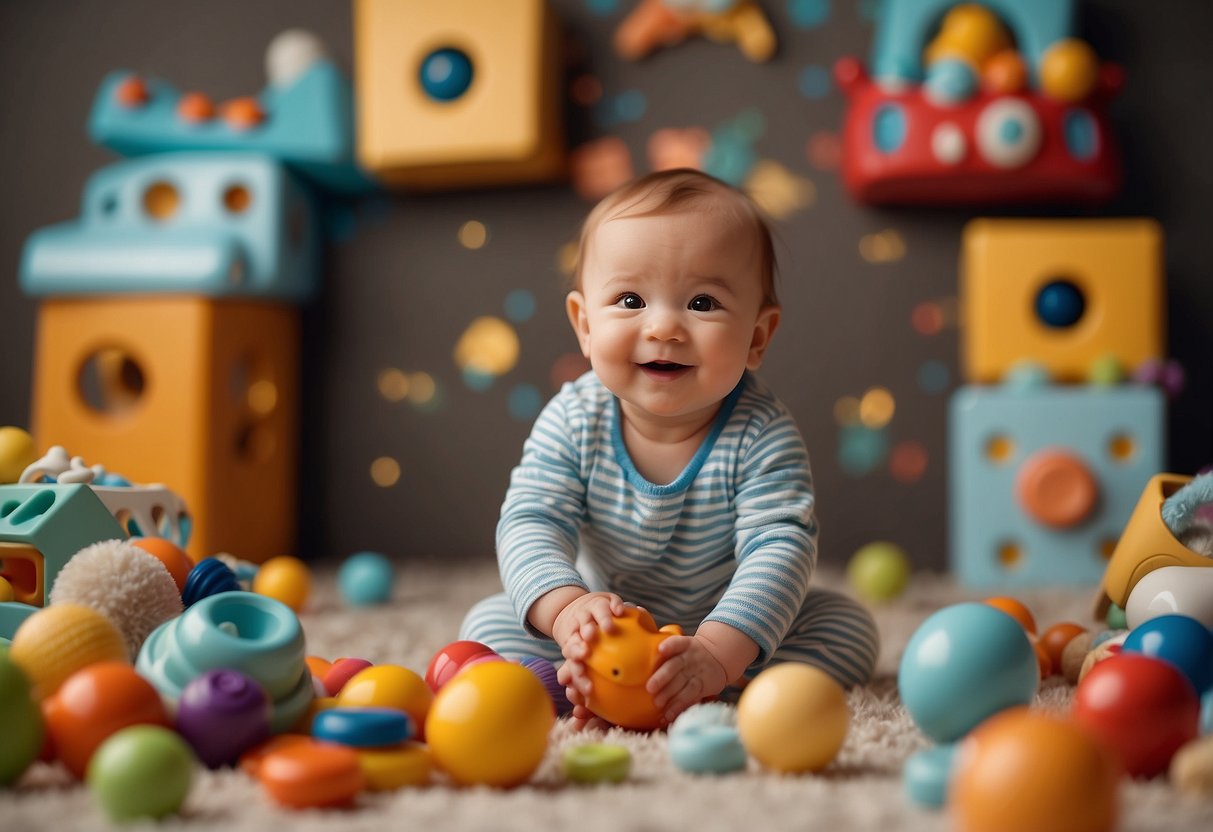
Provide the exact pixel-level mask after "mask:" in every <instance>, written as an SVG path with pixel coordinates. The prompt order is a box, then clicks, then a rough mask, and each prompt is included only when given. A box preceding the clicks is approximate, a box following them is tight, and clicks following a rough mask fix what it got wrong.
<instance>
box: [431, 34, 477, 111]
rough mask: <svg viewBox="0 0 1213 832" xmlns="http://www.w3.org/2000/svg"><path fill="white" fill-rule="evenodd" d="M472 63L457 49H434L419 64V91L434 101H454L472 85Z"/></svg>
mask: <svg viewBox="0 0 1213 832" xmlns="http://www.w3.org/2000/svg"><path fill="white" fill-rule="evenodd" d="M473 75H474V72H473V71H472V61H471V59H470V58H468V56H467V55H465V54H464V53H463V52H460V51H459V50H458V49H452V48H450V47H447V48H445V49H435V50H434V51H433V52H431V53H430V54H428V55H426V56H425V59H424V60H423V61H422V62H421V70H420V81H421V89H423V90H424V91H425V94H426V95H428V96H429V97H430V98H432V99H434V100H435V101H441V102H447V101H454V100H455V99H457V98H459V97H460V96H461V95H463V94H464V93H465V92H467V89H468V87H470V86H471V85H472V76H473Z"/></svg>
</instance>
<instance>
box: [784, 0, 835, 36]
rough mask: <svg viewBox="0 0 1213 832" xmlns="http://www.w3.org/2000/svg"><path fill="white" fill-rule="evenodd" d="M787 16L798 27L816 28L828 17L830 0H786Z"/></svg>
mask: <svg viewBox="0 0 1213 832" xmlns="http://www.w3.org/2000/svg"><path fill="white" fill-rule="evenodd" d="M788 16H789V17H791V18H792V23H793V25H795V26H796V27H797V28H800V29H816V28H817V27H818V26H822V25H824V24H825V22H826V21H827V20H829V19H830V0H788Z"/></svg>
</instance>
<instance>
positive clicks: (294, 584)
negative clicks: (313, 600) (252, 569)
mask: <svg viewBox="0 0 1213 832" xmlns="http://www.w3.org/2000/svg"><path fill="white" fill-rule="evenodd" d="M311 589H312V571H311V570H310V569H308V568H307V564H305V563H304V562H303V561H301V560H299V558H292V557H290V556H287V555H284V556H282V557H277V558H270V559H269V560H267V561H266V562H265V563H263V564H261V568H260V569H258V570H257V574H256V576H254V577H253V592H256V593H257V594H258V595H265V596H267V597H269V598H273V599H274V600H275V601H281V602H282V603H284V604H286V605H287V606H288V607H290V608H291V609H293V610H294V611H295V612H299V611H300V610H302V609H303V605H304V604H306V603H307V596H308V593H309V592H311Z"/></svg>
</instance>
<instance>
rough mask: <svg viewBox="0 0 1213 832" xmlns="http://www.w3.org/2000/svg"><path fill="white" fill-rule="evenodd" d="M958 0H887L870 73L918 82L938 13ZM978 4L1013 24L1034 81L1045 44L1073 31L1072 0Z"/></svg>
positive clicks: (888, 80)
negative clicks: (923, 57) (923, 51)
mask: <svg viewBox="0 0 1213 832" xmlns="http://www.w3.org/2000/svg"><path fill="white" fill-rule="evenodd" d="M960 2H961V0H885V4H884V10H883V12H882V16H881V19H880V25H879V27H878V30H877V32H876V41H875V43H874V44H873V47H872V57H871V63H870V67H871V74H872V77H873V78H875V79H876V80H877V81H880V82H884V83H896V82H903V83H904V82H912V83H919V82H921V81H922V80H923V77H924V75H925V71H924V68H923V65H922V50H923V47H925V46H926V44H927V41H928V39H929V38H930V37H931V35H932V33H933V32H934V31H935V28H936V27H937V26H938V25H939V21H940V18H942V17H943V16H944V14H945V13H946V12H948V11H949V10H950V9H951V8H953V7H954V6H958V5H960ZM978 5H982V6H985V7H986V8H988V9H990V10H991V11H992V12H994V13H995V14H997V15H998V16H999V17H1000V18H1001V19H1002V21H1003V22H1004V23H1005V24H1006V25H1007V27H1008V28H1009V29H1010V30H1011V33H1012V34H1013V35H1014V37H1015V43H1016V46H1017V48H1018V49H1019V51H1020V52H1021V53H1022V54H1023V56H1024V62H1025V63H1026V64H1027V68H1028V72H1029V74H1030V77H1031V78H1032V80H1033V82H1036V81H1037V80H1038V77H1039V76H1038V68H1039V66H1040V60H1041V57H1042V56H1043V55H1044V53H1045V50H1046V49H1048V48H1049V47H1050V46H1051V45H1052V44H1053V43H1055V42H1057V41H1059V40H1063V39H1065V38H1069V37H1074V35H1075V32H1076V25H1075V21H1076V20H1077V2H1076V0H981V2H980V3H979V4H978Z"/></svg>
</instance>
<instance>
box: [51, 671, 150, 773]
mask: <svg viewBox="0 0 1213 832" xmlns="http://www.w3.org/2000/svg"><path fill="white" fill-rule="evenodd" d="M42 712H43V715H44V716H45V717H46V729H47V733H48V734H50V737H51V741H52V743H53V745H54V748H55V754H56V755H57V756H58V758H59V759H60V760H62V761H63V764H64V766H66V767H67V770H68V771H70V772H71V773H72V774H74V775H75V776H76V777H84V774H85V771H86V770H87V769H88V763H89V760H90V759H91V758H92V756H93V753H94V752H95V751H96V750H97V748H98V747H99V746H100V745H101V743H103V742H104V741H105V740H106V739H107V738H109V737H110V736H112V735H114V734H116V733H117V732H118V731H120V730H122V729H123V728H129V727H130V726H132V725H160V726H164V727H168V726H170V725H171V724H172V723H171V721H170V719H169V715H168V711H167V710H166V709H165V707H164V702H163V701H162V700H161V699H160V694H159V693H158V692H157V691H156V689H155V688H154V687H152V685H151V683H150V682H148V681H147V680H146V679H144V678H143V677H142V676H140V675H139V674H138V673H136V672H135V669H134V668H133V667H131V666H130V665H128V664H125V663H123V662H98V663H97V664H91V665H89V666H88V667H85V668H82V669H80V670H78V671H76V672H75V673H73V674H72V675H71V676H69V677H68V679H67V681H65V682H64V683H63V685H62V686H60V688H59V690H58V691H56V692H55V694H54V695H53V696H51V697H50V698H49V699H47V700H46V702H44V703H43V706H42Z"/></svg>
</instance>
